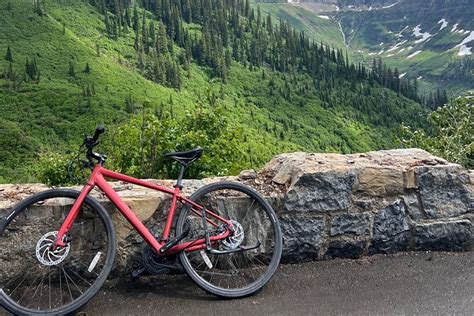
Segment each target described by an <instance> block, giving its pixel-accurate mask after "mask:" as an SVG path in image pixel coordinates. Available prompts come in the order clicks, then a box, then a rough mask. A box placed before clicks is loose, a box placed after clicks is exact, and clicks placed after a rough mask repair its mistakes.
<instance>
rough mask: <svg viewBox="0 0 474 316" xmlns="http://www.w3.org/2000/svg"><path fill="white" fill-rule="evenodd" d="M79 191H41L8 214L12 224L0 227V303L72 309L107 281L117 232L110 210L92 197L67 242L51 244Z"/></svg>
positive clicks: (31, 310) (15, 309)
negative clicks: (55, 246)
mask: <svg viewBox="0 0 474 316" xmlns="http://www.w3.org/2000/svg"><path fill="white" fill-rule="evenodd" d="M79 194H80V192H78V191H74V190H48V191H45V192H41V193H38V194H35V195H33V196H31V197H29V198H27V199H25V200H23V201H22V202H20V203H19V204H18V205H16V206H15V207H14V208H13V210H12V212H11V213H10V215H9V216H7V217H5V219H4V221H8V225H7V226H6V229H5V230H4V231H3V232H0V249H1V253H0V304H1V305H2V306H3V307H5V308H6V309H7V310H9V311H10V312H12V313H14V314H19V315H31V314H36V315H46V314H48V315H50V314H55V315H58V314H61V315H64V314H71V313H73V312H75V311H76V310H78V309H79V308H81V307H82V306H83V305H84V304H86V303H87V302H88V301H89V300H90V299H91V298H92V297H93V296H94V295H95V294H96V293H97V291H98V290H99V288H100V287H101V286H102V285H103V284H104V282H105V280H106V278H107V277H108V275H109V273H110V271H111V269H112V265H113V261H114V257H115V232H114V229H113V226H112V222H111V220H110V217H109V215H108V213H107V212H106V211H105V210H104V208H103V207H102V206H101V205H100V204H99V203H97V202H96V201H95V200H94V199H92V198H90V197H87V198H86V199H85V201H84V203H83V205H82V206H81V209H80V211H79V215H78V217H77V218H76V220H75V222H74V224H73V226H72V227H71V229H70V231H69V233H68V238H69V240H70V242H68V243H67V246H66V247H64V248H58V249H57V250H56V251H51V250H50V247H49V246H50V245H51V244H52V243H53V241H54V239H55V237H56V236H57V231H58V230H59V228H60V227H61V224H62V223H63V221H64V219H65V218H66V216H67V214H68V213H69V211H70V209H71V207H72V205H73V204H74V202H75V201H76V200H77V198H78V196H79ZM7 219H8V220H7ZM2 223H7V222H2Z"/></svg>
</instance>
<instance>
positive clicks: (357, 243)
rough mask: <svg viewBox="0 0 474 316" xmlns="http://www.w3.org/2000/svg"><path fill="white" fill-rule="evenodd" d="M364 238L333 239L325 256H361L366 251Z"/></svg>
mask: <svg viewBox="0 0 474 316" xmlns="http://www.w3.org/2000/svg"><path fill="white" fill-rule="evenodd" d="M364 245H365V242H364V241H363V240H332V241H331V242H330V243H329V247H328V250H327V251H326V254H325V255H324V257H325V258H326V259H332V258H350V259H356V258H360V257H361V256H362V254H363V253H364Z"/></svg>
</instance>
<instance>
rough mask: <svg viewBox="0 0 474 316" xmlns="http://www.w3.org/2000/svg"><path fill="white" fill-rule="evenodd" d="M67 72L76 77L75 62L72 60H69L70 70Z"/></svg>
mask: <svg viewBox="0 0 474 316" xmlns="http://www.w3.org/2000/svg"><path fill="white" fill-rule="evenodd" d="M67 73H68V75H69V76H71V77H72V78H76V71H75V70H74V64H73V62H72V60H70V61H69V70H68V72H67Z"/></svg>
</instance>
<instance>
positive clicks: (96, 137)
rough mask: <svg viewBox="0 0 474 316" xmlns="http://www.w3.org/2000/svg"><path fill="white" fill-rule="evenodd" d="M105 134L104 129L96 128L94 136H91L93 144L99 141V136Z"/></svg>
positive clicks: (101, 127) (100, 126)
mask: <svg viewBox="0 0 474 316" xmlns="http://www.w3.org/2000/svg"><path fill="white" fill-rule="evenodd" d="M104 132H105V128H104V127H103V126H102V125H99V126H97V128H96V129H95V133H94V136H92V140H93V141H94V142H95V141H97V139H99V136H100V134H102V133H104Z"/></svg>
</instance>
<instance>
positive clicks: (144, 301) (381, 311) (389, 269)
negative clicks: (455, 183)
mask: <svg viewBox="0 0 474 316" xmlns="http://www.w3.org/2000/svg"><path fill="white" fill-rule="evenodd" d="M145 281H146V282H145ZM83 313H84V314H87V315H101V316H102V315H114V316H116V315H225V316H228V315H239V316H243V315H347V314H352V315H395V314H396V315H400V314H417V315H440V314H450V315H452V314H456V315H474V252H469V253H402V254H397V255H391V256H375V257H368V258H364V259H360V260H333V261H324V262H313V263H306V264H299V265H282V266H281V267H280V269H279V271H278V273H277V275H276V276H275V277H274V279H273V280H272V281H271V283H270V284H269V285H268V286H267V287H266V288H265V289H264V290H263V291H262V292H260V293H259V294H258V295H256V296H253V297H250V298H245V299H239V300H221V299H216V298H214V297H212V296H209V295H207V294H205V293H204V292H202V291H201V290H199V289H198V288H197V287H196V286H195V285H194V284H193V283H192V282H191V281H190V280H189V279H188V278H187V277H186V276H160V277H152V279H151V280H142V281H139V282H137V283H133V284H132V283H125V284H122V285H121V286H119V287H118V288H116V289H115V290H111V289H109V290H105V291H101V292H100V294H99V295H98V296H97V297H96V298H95V299H94V300H93V301H91V302H90V303H89V305H88V306H87V308H86V309H85V310H84V312H83Z"/></svg>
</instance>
